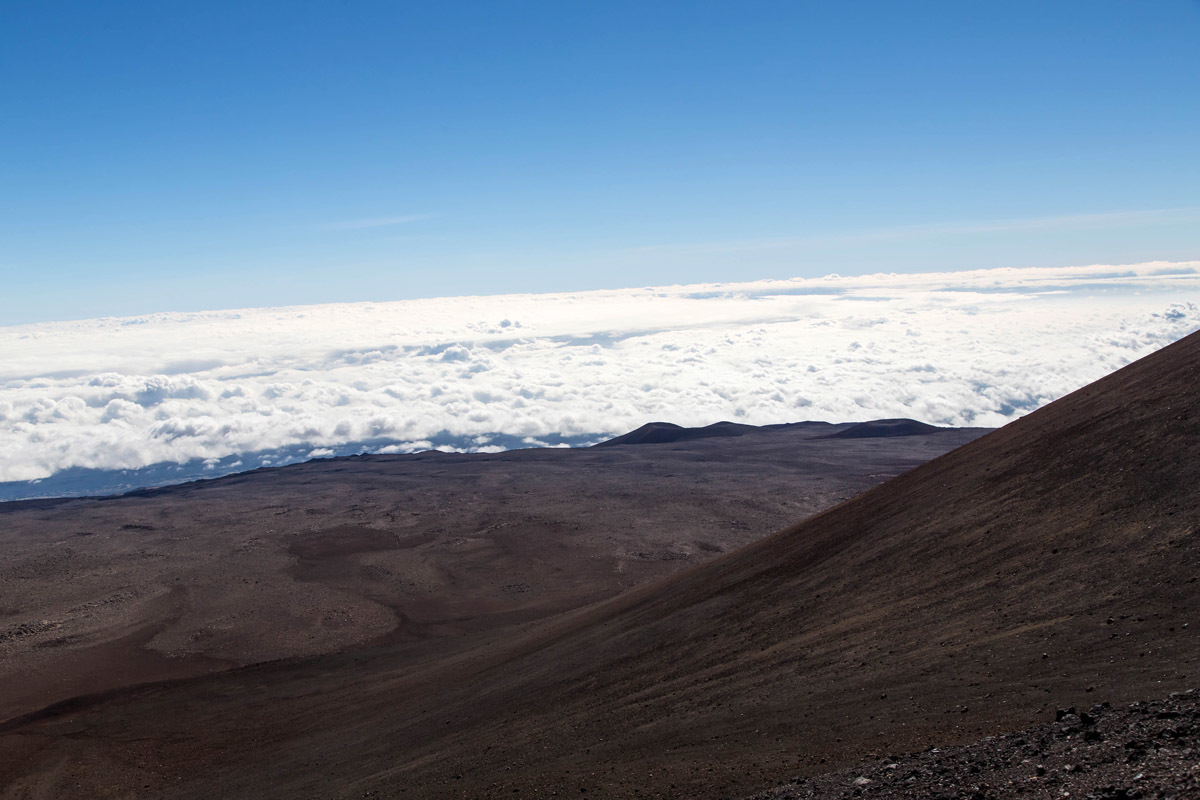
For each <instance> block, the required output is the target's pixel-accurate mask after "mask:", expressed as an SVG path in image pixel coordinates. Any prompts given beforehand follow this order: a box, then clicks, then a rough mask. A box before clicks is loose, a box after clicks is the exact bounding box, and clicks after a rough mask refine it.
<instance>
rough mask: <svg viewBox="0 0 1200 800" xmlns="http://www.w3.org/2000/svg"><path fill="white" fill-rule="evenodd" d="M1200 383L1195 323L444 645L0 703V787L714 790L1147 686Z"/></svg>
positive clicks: (1183, 671) (1188, 542) (1175, 629)
mask: <svg viewBox="0 0 1200 800" xmlns="http://www.w3.org/2000/svg"><path fill="white" fill-rule="evenodd" d="M1197 387H1200V334H1197V335H1193V336H1191V337H1188V338H1187V339H1185V340H1183V341H1181V342H1179V343H1177V344H1175V345H1172V346H1170V347H1168V348H1165V349H1164V350H1162V351H1160V352H1159V353H1156V354H1154V355H1152V356H1150V357H1148V358H1146V359H1143V360H1142V361H1139V362H1138V363H1136V364H1134V365H1132V366H1130V367H1128V368H1126V369H1124V370H1121V371H1120V372H1118V373H1116V374H1114V375H1112V376H1109V377H1108V378H1106V379H1104V380H1102V381H1100V382H1098V383H1096V384H1093V385H1092V386H1089V387H1086V388H1085V389H1083V390H1081V391H1079V392H1076V393H1074V394H1072V395H1070V396H1068V397H1066V398H1064V399H1062V400H1060V401H1058V402H1056V403H1054V404H1052V405H1050V406H1048V407H1046V408H1044V409H1042V410H1040V411H1038V412H1035V413H1033V414H1031V415H1029V416H1028V417H1026V418H1024V419H1022V420H1020V421H1018V422H1016V423H1014V424H1012V425H1009V426H1007V427H1005V428H1004V429H1001V430H1000V431H997V432H996V433H993V434H991V435H988V436H986V437H984V438H982V439H979V440H977V441H975V442H973V443H971V444H969V445H966V446H964V447H962V448H959V449H958V450H956V451H954V452H952V453H950V454H948V455H946V456H943V457H941V458H938V459H936V460H934V461H932V462H930V463H928V464H926V465H925V466H923V467H920V468H918V469H916V470H913V471H911V472H909V473H907V474H905V475H902V476H901V477H899V478H897V479H895V480H892V481H889V482H887V483H886V484H884V485H882V486H879V487H877V488H875V489H873V490H870V491H869V492H867V493H865V494H864V495H862V496H860V497H858V498H856V499H854V500H853V501H850V502H847V503H844V504H842V505H839V506H837V507H835V508H833V509H831V510H829V511H826V512H824V513H822V514H820V515H818V516H816V517H814V518H812V519H810V520H808V521H806V522H804V523H802V524H800V525H797V526H795V527H793V528H789V529H786V530H784V531H782V532H780V533H779V534H776V535H774V536H771V537H769V538H767V539H764V540H761V541H758V542H756V543H753V544H750V545H749V546H747V547H744V548H742V549H740V550H738V551H736V552H733V553H730V554H728V555H725V556H722V557H719V558H716V559H714V560H712V561H709V562H708V563H706V564H702V565H700V566H698V567H694V568H692V569H689V570H687V571H685V572H682V573H679V574H676V575H674V576H672V577H669V578H667V579H665V580H663V581H661V582H658V583H654V584H651V585H645V586H642V587H639V588H635V589H633V590H631V591H628V592H626V593H624V594H622V595H620V596H618V597H616V598H614V599H611V600H609V601H606V602H603V603H599V604H597V605H594V606H591V607H588V608H585V609H581V610H577V611H574V612H569V613H565V614H563V615H561V616H559V617H557V618H554V619H552V620H549V621H545V622H542V623H540V624H537V625H533V626H529V627H528V628H527V629H525V630H524V631H523V632H521V633H520V634H517V633H513V632H511V631H510V632H505V633H504V635H503V636H495V637H492V638H488V637H487V636H485V635H483V634H475V635H470V636H464V637H461V638H460V640H459V641H460V643H461V649H460V650H458V652H455V653H444V654H442V655H437V656H435V655H430V654H428V653H425V654H423V655H422V654H419V653H418V654H417V655H414V653H416V652H417V651H414V650H413V649H412V646H411V645H405V644H401V645H383V646H380V647H377V648H373V649H362V650H356V651H348V652H345V653H341V654H333V655H326V656H320V657H314V658H311V659H307V660H302V661H291V662H284V663H278V664H271V665H264V666H259V667H253V668H247V669H242V670H237V671H233V672H226V673H223V674H218V675H213V676H208V677H204V678H199V679H190V680H182V681H175V682H171V683H167V684H163V685H158V686H146V687H142V688H138V689H132V690H127V691H124V692H121V693H119V694H117V695H114V696H110V697H106V698H98V699H97V700H96V701H95V702H92V703H88V704H82V705H76V706H73V707H71V708H68V709H64V710H62V711H61V712H60V713H48V714H44V715H42V716H40V717H39V718H37V719H31V720H29V721H26V722H24V723H22V722H19V721H18V722H15V723H13V724H11V725H10V726H9V728H8V730H7V731H6V732H5V733H4V734H3V736H2V737H0V764H3V765H6V766H4V767H0V769H2V770H3V772H0V785H5V786H7V787H8V791H9V793H10V794H11V795H13V796H26V797H37V796H45V797H50V796H55V797H62V796H72V795H74V796H89V797H104V796H135V795H137V794H145V795H147V796H172V797H197V798H199V797H220V796H224V797H252V796H253V797H316V796H321V797H363V796H381V797H430V798H438V797H461V798H479V797H515V796H520V797H530V796H533V797H549V796H558V797H562V796H567V795H570V796H587V797H620V798H629V797H660V798H681V797H697V798H718V797H735V796H742V795H746V794H749V793H752V792H754V791H758V790H763V789H767V788H769V787H771V786H774V785H777V784H779V783H782V782H783V781H785V780H787V779H789V778H790V777H791V776H793V775H796V774H801V775H814V774H818V773H825V772H829V771H830V770H834V769H837V768H839V767H846V766H849V765H851V764H854V763H857V762H859V761H861V760H863V759H867V758H879V757H882V756H883V755H885V754H887V753H894V752H905V751H913V750H918V749H921V748H923V747H926V746H928V745H930V744H934V743H938V744H954V743H962V742H967V741H972V740H975V739H978V738H979V737H981V736H984V735H989V734H996V733H1000V732H1004V731H1010V730H1015V729H1018V728H1021V727H1024V726H1026V725H1030V724H1032V723H1035V722H1039V721H1042V720H1044V719H1045V718H1046V716H1047V714H1052V713H1053V709H1055V708H1057V707H1065V706H1080V707H1087V706H1089V705H1091V704H1092V703H1094V702H1099V701H1109V702H1112V703H1114V704H1118V703H1122V702H1128V701H1130V700H1134V699H1144V698H1151V697H1162V696H1165V695H1166V694H1167V693H1168V692H1169V691H1171V690H1173V689H1183V688H1187V686H1189V685H1192V684H1194V683H1195V682H1196V678H1197V675H1200V639H1198V638H1197V630H1198V628H1197V625H1196V624H1195V615H1196V611H1197V606H1198V605H1200V584H1198V583H1197V574H1198V569H1197V558H1198V556H1200V536H1197V529H1198V527H1200V492H1198V491H1197V489H1196V487H1197V486H1200V392H1198V391H1197ZM714 441H715V440H714ZM735 441H736V440H735ZM1189 623H1191V624H1190V626H1189ZM422 658H427V659H428V660H426V661H424V662H421V659H422Z"/></svg>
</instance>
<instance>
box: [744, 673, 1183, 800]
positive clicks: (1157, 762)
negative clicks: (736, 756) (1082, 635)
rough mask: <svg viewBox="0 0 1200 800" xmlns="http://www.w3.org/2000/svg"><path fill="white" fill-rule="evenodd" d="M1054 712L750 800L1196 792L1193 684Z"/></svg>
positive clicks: (1118, 798) (1116, 798)
mask: <svg viewBox="0 0 1200 800" xmlns="http://www.w3.org/2000/svg"><path fill="white" fill-rule="evenodd" d="M1055 717H1056V719H1055V721H1054V722H1047V723H1044V724H1041V725H1035V726H1033V727H1031V728H1027V729H1025V730H1023V731H1021V732H1020V733H1014V734H1005V735H1001V736H989V737H987V738H986V739H982V740H980V741H978V742H975V743H974V744H970V745H965V746H961V747H935V748H931V749H929V750H926V751H924V752H920V753H912V754H909V755H905V756H896V757H892V758H887V759H884V760H883V761H879V762H874V763H871V764H867V765H860V766H859V767H857V768H855V769H852V770H846V771H843V772H834V773H829V774H826V775H820V776H818V777H815V778H797V779H796V780H795V781H793V782H792V783H791V784H789V785H787V786H782V787H779V788H776V789H773V790H771V791H768V792H765V793H763V794H757V795H754V797H753V798H751V799H749V800H801V798H805V799H806V798H822V799H823V800H824V799H826V798H828V799H830V800H832V798H843V797H845V798H851V797H853V798H858V797H905V798H918V799H921V798H926V799H927V800H943V799H944V800H951V798H956V799H957V798H963V799H964V800H966V799H967V798H970V800H984V799H985V798H1007V797H1022V798H1063V797H1072V798H1085V799H1086V800H1133V799H1134V798H1138V799H1141V798H1146V799H1147V800H1149V798H1200V693H1197V692H1196V690H1195V689H1192V690H1189V691H1187V692H1177V693H1174V694H1172V695H1171V696H1170V697H1168V698H1167V699H1165V700H1160V701H1156V702H1149V703H1132V704H1130V705H1128V706H1119V707H1114V706H1111V705H1110V704H1109V703H1098V704H1096V705H1093V706H1092V707H1090V708H1088V709H1087V710H1083V709H1076V708H1068V709H1060V710H1059V711H1058V712H1056V714H1055Z"/></svg>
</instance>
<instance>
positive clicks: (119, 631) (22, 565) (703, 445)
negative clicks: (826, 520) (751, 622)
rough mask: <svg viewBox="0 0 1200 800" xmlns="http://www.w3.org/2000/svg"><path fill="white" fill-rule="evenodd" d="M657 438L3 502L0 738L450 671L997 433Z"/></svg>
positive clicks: (819, 431)
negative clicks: (257, 682) (420, 665)
mask: <svg viewBox="0 0 1200 800" xmlns="http://www.w3.org/2000/svg"><path fill="white" fill-rule="evenodd" d="M659 428H663V429H666V430H669V431H671V433H669V434H668V435H666V436H659V438H661V439H663V441H662V442H661V443H659V444H639V445H637V446H633V445H628V446H620V445H621V442H622V441H629V440H627V439H625V437H620V438H619V439H617V440H611V443H610V444H607V445H606V446H601V447H594V448H587V449H574V450H566V449H543V450H517V451H510V452H505V453H498V454H490V455H483V454H476V455H462V454H446V453H440V452H436V451H435V452H429V453H424V454H417V455H411V456H361V457H352V458H344V459H332V460H324V461H313V462H309V463H306V464H298V465H294V466H290V467H283V468H278V469H266V470H258V471H255V472H250V473H244V474H241V475H236V476H229V477H226V478H220V479H216V480H212V481H203V482H198V483H190V484H184V485H180V486H174V487H169V488H164V489H153V490H146V491H141V492H135V493H133V494H128V495H124V496H119V497H109V498H101V499H77V500H45V501H23V502H16V503H4V504H0V686H2V687H4V688H3V690H2V691H0V721H2V720H5V719H8V718H10V717H14V716H17V715H20V714H24V713H28V712H31V711H36V710H37V709H40V708H42V707H44V706H47V705H50V704H52V703H55V702H59V701H62V700H67V699H69V698H72V697H75V696H78V695H84V694H90V693H94V692H98V691H104V690H108V689H113V688H117V687H120V686H129V685H134V684H138V683H143V682H146V681H151V680H161V679H165V678H174V677H180V676H185V675H196V674H201V673H206V672H212V671H218V670H222V669H228V668H231V667H237V666H245V665H248V664H254V663H258V662H263V661H272V660H277V659H282V658H292V657H297V656H311V655H316V654H319V653H327V652H333V651H337V650H343V649H346V648H350V647H357V646H362V645H364V644H380V643H384V642H391V643H404V642H408V643H410V645H411V644H413V643H421V642H430V641H431V640H433V641H434V643H435V645H436V646H434V647H429V648H425V649H427V650H431V651H436V652H440V650H441V648H443V647H454V646H456V642H457V641H458V640H459V639H461V638H462V637H463V635H465V634H477V633H488V632H492V633H494V632H496V631H499V630H501V629H504V628H507V627H509V626H512V625H519V624H521V623H526V622H529V621H531V620H537V619H541V618H544V617H547V616H551V615H554V614H557V613H560V612H563V611H566V610H569V609H572V608H577V607H579V606H583V605H587V604H589V603H593V602H595V601H597V600H601V599H604V598H607V597H611V596H614V595H616V594H619V593H620V592H622V591H624V590H627V589H629V588H631V587H633V586H636V585H639V584H642V583H645V582H647V581H652V580H655V579H658V578H661V577H664V576H666V575H668V574H670V573H672V572H675V571H678V570H679V569H681V568H684V567H687V566H690V565H694V564H697V563H699V562H701V561H703V560H706V559H709V558H712V557H713V556H715V555H718V554H720V553H724V552H727V551H730V550H734V549H737V548H738V547H740V546H742V545H744V544H746V543H748V542H750V541H752V540H753V539H755V538H758V537H761V536H763V535H765V534H767V533H769V532H771V531H773V530H775V529H778V528H779V527H782V526H783V525H785V524H787V523H788V522H790V521H792V520H795V519H797V518H803V517H806V516H810V515H812V514H814V513H816V512H818V511H821V510H824V509H825V508H828V507H829V506H831V505H834V504H835V503H838V502H840V501H842V500H845V499H847V498H849V497H851V496H853V495H855V494H858V493H859V492H861V491H863V490H864V489H867V488H869V487H871V486H873V485H875V484H877V483H880V482H882V481H883V480H886V479H887V478H891V477H893V476H895V475H897V474H899V473H902V472H904V471H906V470H908V469H911V468H912V467H914V466H917V465H918V464H921V463H923V462H925V461H928V460H929V459H930V458H933V457H934V456H937V455H940V454H941V453H943V452H946V451H948V450H950V449H953V448H954V447H956V446H958V445H960V444H962V443H964V442H967V441H970V440H971V439H973V438H975V437H977V436H979V435H980V434H982V433H984V432H985V431H984V430H983V429H966V430H951V429H930V430H929V431H922V433H923V434H926V435H914V436H901V437H890V436H877V437H872V438H870V439H864V440H861V441H855V442H845V441H841V440H839V439H838V438H836V434H838V433H841V432H844V431H847V430H851V431H853V430H855V429H861V426H856V425H829V424H826V423H801V424H796V425H784V426H773V427H767V428H755V427H753V426H748V425H732V424H717V425H713V426H709V427H708V428H692V429H689V428H679V427H678V426H666V425H655V424H651V425H647V426H645V428H643V429H641V431H642V433H644V432H645V431H648V430H657V429H659ZM629 436H630V437H632V439H633V440H638V439H639V432H637V431H635V432H633V433H631V434H629ZM830 437H833V438H830ZM417 649H421V648H417Z"/></svg>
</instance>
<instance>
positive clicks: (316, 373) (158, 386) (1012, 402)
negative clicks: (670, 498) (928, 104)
mask: <svg viewBox="0 0 1200 800" xmlns="http://www.w3.org/2000/svg"><path fill="white" fill-rule="evenodd" d="M1198 304H1200V262H1185V263H1165V262H1156V263H1150V264H1138V265H1129V266H1116V267H1114V266H1090V267H1071V268H1054V269H1049V268H1047V269H1042V268H1034V269H992V270H979V271H972V272H954V273H929V274H917V275H912V274H909V275H897V274H879V275H867V276H860V277H839V276H836V275H831V276H827V277H824V278H815V279H794V280H782V281H779V280H774V281H757V282H749V283H728V284H705V285H694V286H670V287H655V288H643V289H625V290H615V291H595V292H580V293H575V294H542V295H507V296H494V297H452V298H438V299H429V300H409V301H398V302H377V303H375V302H372V303H346V304H328V305H315V306H297V307H289V308H259V309H243V310H236V311H213V312H205V313H163V314H153V315H148V316H144V317H136V318H106V319H94V320H85V321H76V322H54V323H41V324H33V325H19V326H8V327H0V452H3V454H4V456H3V459H2V460H0V482H12V481H22V482H23V481H33V480H39V479H46V478H49V477H50V476H54V475H56V474H58V473H61V472H63V471H64V470H71V469H76V470H78V469H80V468H83V469H90V470H136V469H140V468H145V467H148V466H149V465H155V464H163V463H167V464H173V463H185V462H191V463H202V464H204V465H205V466H206V467H208V468H209V469H213V468H214V467H220V471H230V470H231V469H235V468H248V467H251V466H260V465H262V464H264V463H266V464H270V463H280V462H281V461H289V460H296V459H297V458H304V457H320V456H327V455H332V454H335V453H337V454H340V453H344V452H349V451H358V450H364V449H365V450H371V451H375V452H379V451H384V452H411V451H415V450H420V449H428V448H430V447H433V446H436V445H437V444H438V443H439V442H441V443H443V447H446V446H448V445H446V444H445V443H446V442H450V441H452V442H454V443H455V444H454V446H455V447H457V448H459V449H469V450H483V451H488V450H496V449H500V448H502V447H506V446H512V445H513V444H514V443H524V444H538V443H545V442H555V443H563V442H567V443H578V442H582V441H586V440H596V439H600V438H603V437H604V436H606V435H611V434H615V433H621V432H624V431H627V430H630V429H632V428H635V427H637V426H639V425H641V424H643V423H645V422H648V421H651V420H665V421H670V422H675V423H678V424H681V425H703V424H708V423H711V422H715V421H718V420H723V419H729V420H736V421H739V422H746V423H751V424H766V423H775V422H793V421H799V420H806V419H809V420H828V421H853V420H864V419H873V418H881V417H912V418H915V419H919V420H922V421H925V422H930V423H934V424H938V425H977V426H998V425H1002V424H1004V423H1006V422H1008V421H1010V420H1012V419H1014V418H1016V417H1018V416H1020V415H1022V414H1025V413H1027V412H1029V411H1031V410H1033V409H1036V408H1037V407H1039V406H1041V405H1043V404H1045V403H1047V402H1050V401H1051V400H1054V399H1055V398H1058V397H1060V396H1062V395H1063V394H1066V393H1067V392H1070V391H1071V390H1073V389H1076V388H1078V387H1080V386H1082V385H1084V384H1086V383H1089V382H1091V381H1093V380H1095V379H1096V378H1099V377H1101V376H1102V375H1104V374H1106V373H1108V372H1111V371H1112V370H1114V369H1117V368H1118V367H1121V366H1123V365H1124V364H1127V363H1129V362H1130V361H1132V360H1134V359H1137V358H1139V357H1141V356H1143V355H1145V354H1147V353H1149V352H1151V351H1153V350H1155V349H1157V348H1159V347H1162V346H1163V345H1165V344H1168V343H1169V342H1172V341H1174V340H1176V339H1178V338H1180V337H1182V336H1184V335H1185V334H1187V333H1190V332H1191V331H1194V330H1196V329H1197V328H1200V305H1198ZM280 453H285V454H287V455H285V456H280V455H279V454H280ZM243 455H245V456H247V458H248V460H247V462H246V463H242V462H241V460H240V459H241V457H242V456H243ZM251 455H252V456H253V457H252V458H251V457H250V456H251Z"/></svg>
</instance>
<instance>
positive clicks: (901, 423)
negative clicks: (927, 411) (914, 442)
mask: <svg viewBox="0 0 1200 800" xmlns="http://www.w3.org/2000/svg"><path fill="white" fill-rule="evenodd" d="M943 430H946V429H945V428H938V427H935V426H933V425H926V424H925V423H924V422H917V421H916V420H915V419H875V420H871V421H870V422H859V423H858V424H856V425H851V426H850V427H849V428H846V429H845V430H841V431H838V432H837V433H831V434H829V438H830V439H875V438H879V437H884V436H924V435H926V434H929V433H937V432H938V431H943Z"/></svg>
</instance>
